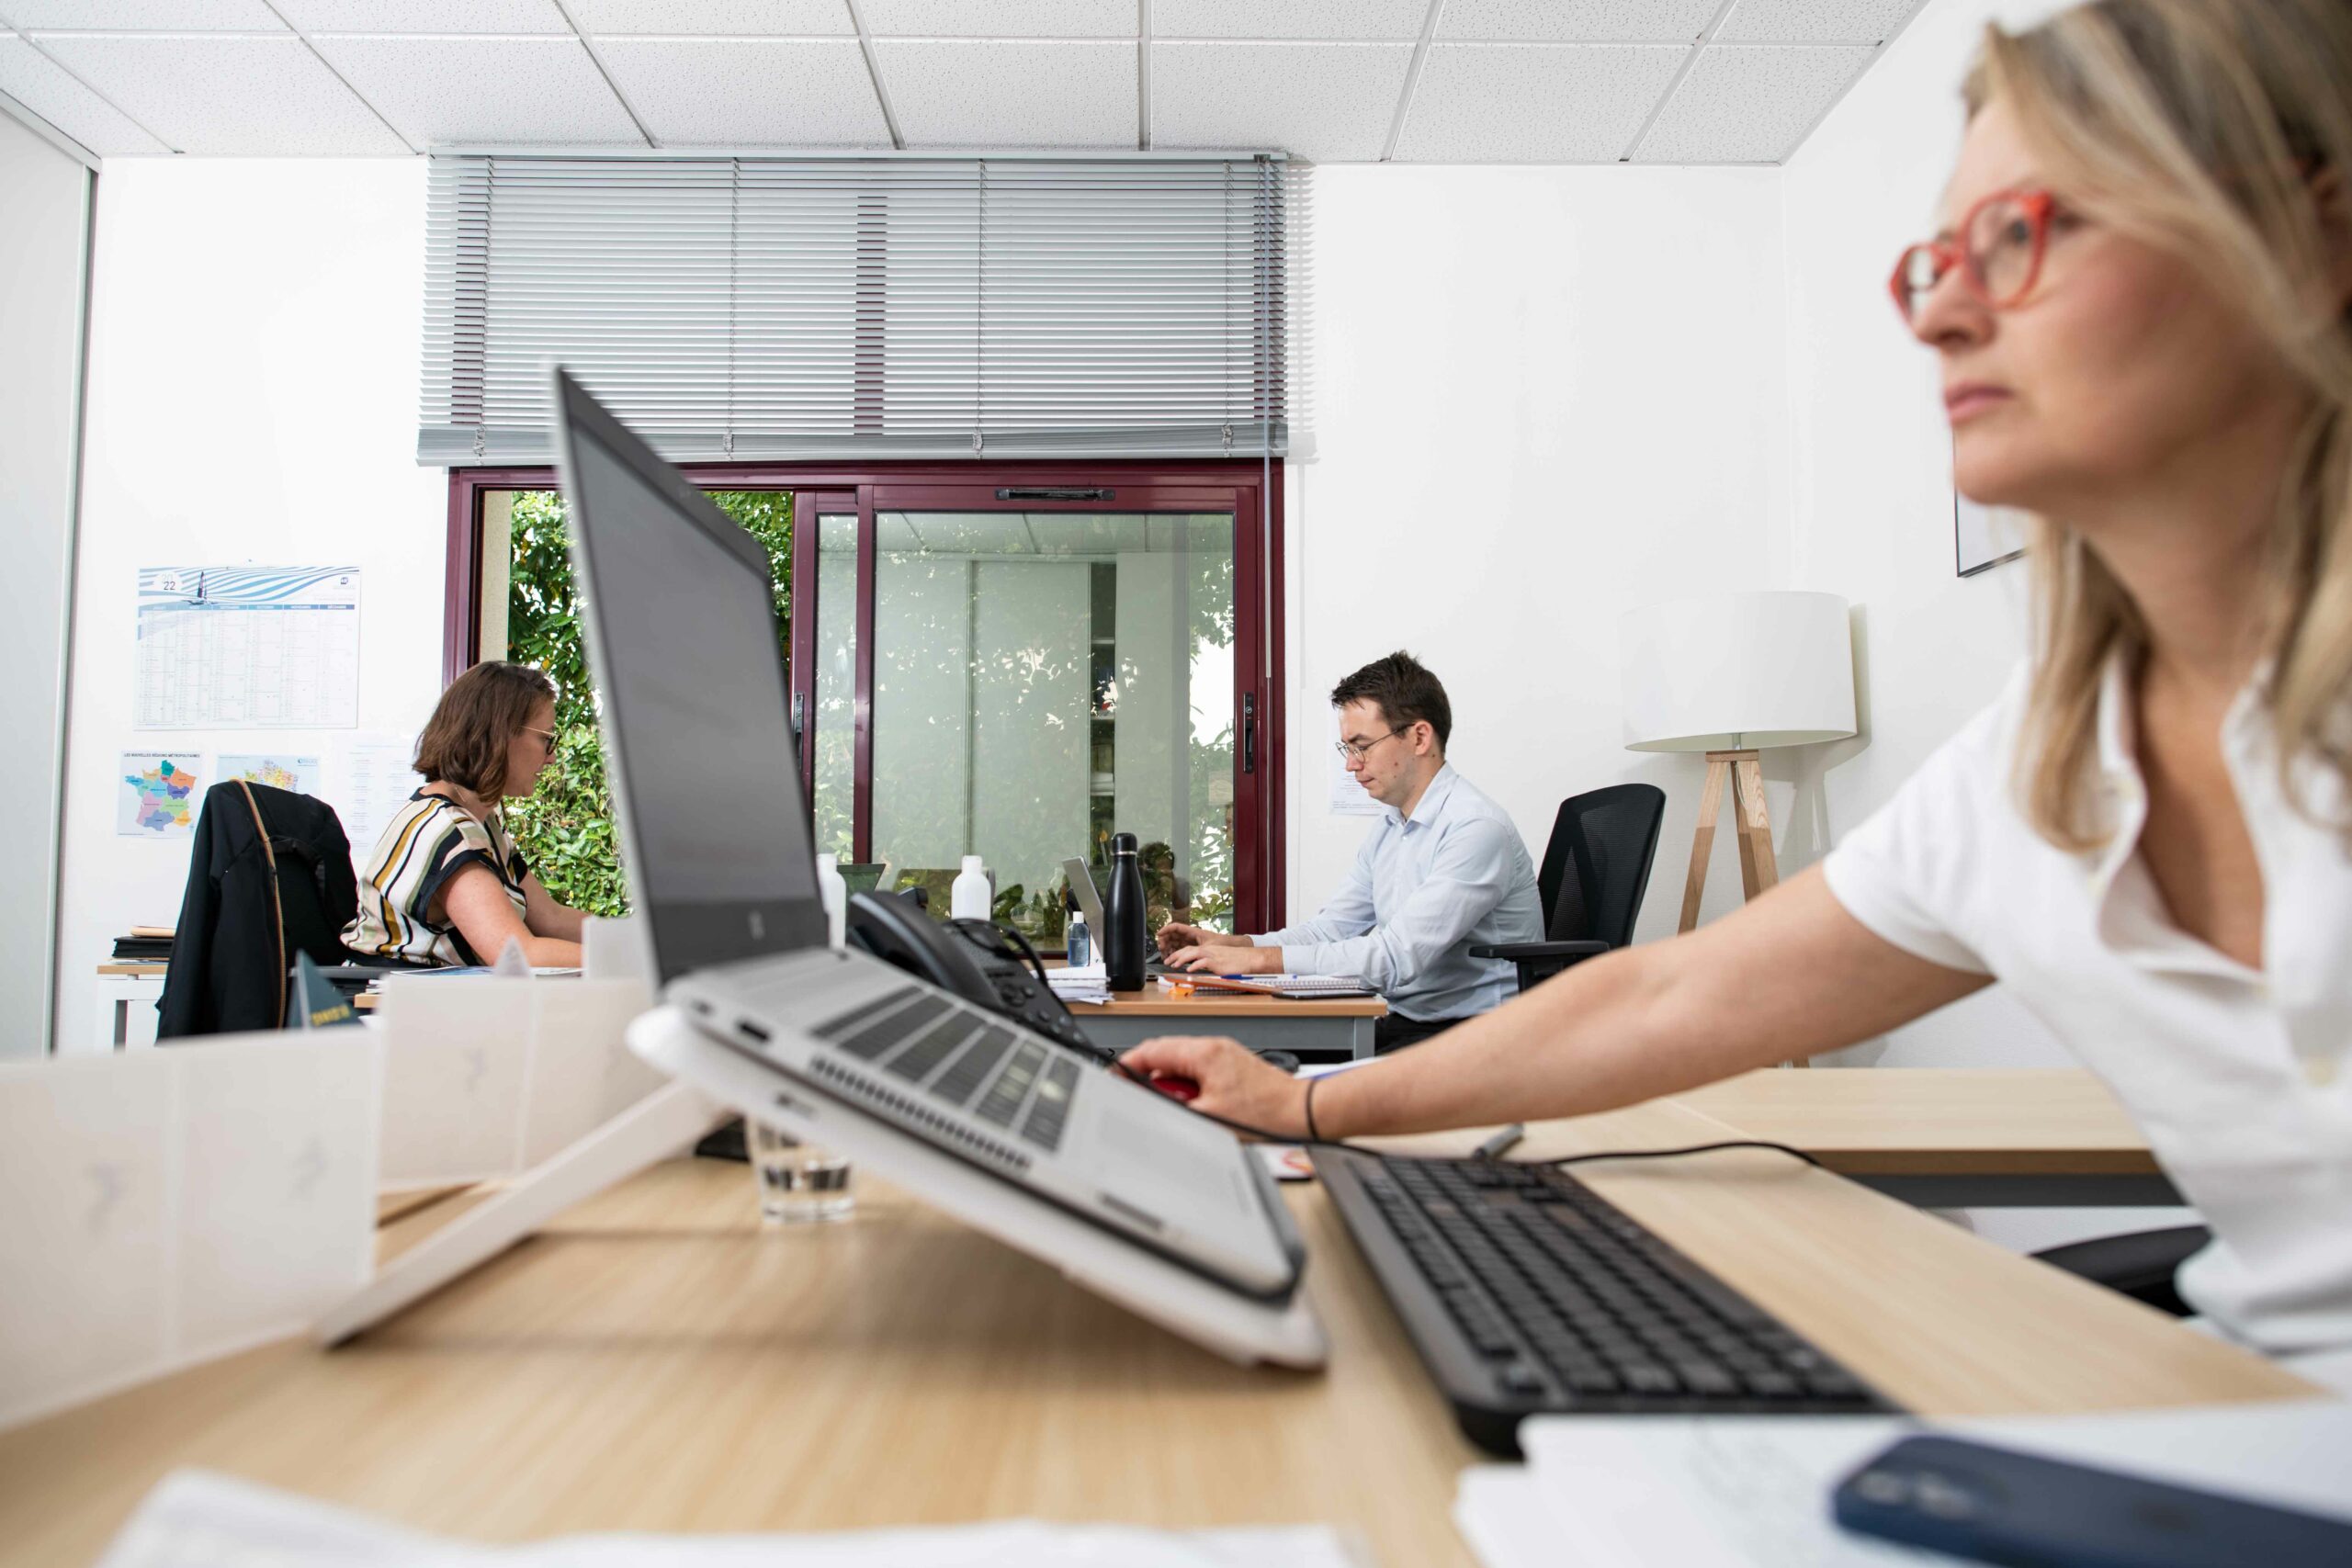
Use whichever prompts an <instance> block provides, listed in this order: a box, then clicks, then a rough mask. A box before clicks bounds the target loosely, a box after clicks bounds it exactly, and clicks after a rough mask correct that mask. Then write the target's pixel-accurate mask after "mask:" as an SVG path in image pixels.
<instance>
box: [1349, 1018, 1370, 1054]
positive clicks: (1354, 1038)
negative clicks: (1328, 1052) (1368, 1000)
mask: <svg viewBox="0 0 2352 1568" xmlns="http://www.w3.org/2000/svg"><path fill="white" fill-rule="evenodd" d="M1373 1023H1374V1021H1373V1020H1372V1019H1368V1018H1358V1019H1351V1020H1349V1022H1348V1054H1349V1055H1351V1056H1352V1057H1354V1058H1355V1059H1356V1060H1357V1061H1359V1062H1361V1061H1363V1059H1364V1058H1365V1057H1366V1056H1369V1055H1372V1051H1373V1033H1372V1030H1373Z"/></svg>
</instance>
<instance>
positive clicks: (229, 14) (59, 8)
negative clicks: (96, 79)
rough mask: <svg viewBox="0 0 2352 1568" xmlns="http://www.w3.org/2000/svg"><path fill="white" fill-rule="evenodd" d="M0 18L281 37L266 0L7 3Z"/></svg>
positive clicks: (31, 24) (28, 24) (48, 24)
mask: <svg viewBox="0 0 2352 1568" xmlns="http://www.w3.org/2000/svg"><path fill="white" fill-rule="evenodd" d="M0 16H5V17H7V18H8V20H9V21H10V22H12V23H14V24H15V25H16V26H17V27H18V28H22V29H23V30H24V31H26V32H32V31H35V30H37V29H39V28H90V29H91V30H93V31H99V32H106V31H122V32H150V33H239V32H243V33H282V32H284V31H285V30H286V24H285V23H283V22H281V21H279V20H278V19H277V16H276V14H275V13H273V12H272V11H271V10H270V8H269V6H267V5H266V3H265V0H7V5H6V6H5V7H0Z"/></svg>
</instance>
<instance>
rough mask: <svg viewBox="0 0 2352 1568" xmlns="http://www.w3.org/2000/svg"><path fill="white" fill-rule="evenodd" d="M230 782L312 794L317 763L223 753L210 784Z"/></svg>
mask: <svg viewBox="0 0 2352 1568" xmlns="http://www.w3.org/2000/svg"><path fill="white" fill-rule="evenodd" d="M231 779H243V780H244V781H245V782H246V783H248V784H267V785H268V786H269V787H270V788H272V789H287V790H292V791H293V792H294V793H295V794H296V795H316V794H318V793H319V760H318V759H317V758H316V757H284V756H278V755H277V754H275V753H266V752H259V751H224V752H222V753H221V754H220V762H219V765H218V766H217V768H216V769H215V777H214V779H213V782H214V783H215V784H227V783H228V782H229V781H230V780H231Z"/></svg>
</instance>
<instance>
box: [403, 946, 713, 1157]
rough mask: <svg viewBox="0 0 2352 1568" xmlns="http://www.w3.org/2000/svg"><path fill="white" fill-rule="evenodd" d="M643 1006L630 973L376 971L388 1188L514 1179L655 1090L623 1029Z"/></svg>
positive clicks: (657, 1077)
mask: <svg viewBox="0 0 2352 1568" xmlns="http://www.w3.org/2000/svg"><path fill="white" fill-rule="evenodd" d="M649 1005H650V998H649V997H648V994H647V991H646V988H645V986H644V985H643V983H642V982H640V981H637V980H582V979H525V978H520V977H515V978H506V977H503V976H487V975H485V976H399V975H394V976H387V978H386V983H385V986H384V992H383V1003H382V1006H380V1007H379V1008H378V1009H377V1011H378V1013H379V1014H380V1015H381V1018H382V1021H383V1035H384V1039H385V1057H384V1134H383V1145H384V1156H383V1182H384V1186H385V1188H386V1189H387V1190H404V1189H409V1188H415V1187H435V1186H442V1185H446V1184H449V1183H453V1182H463V1181H483V1180H489V1179H492V1178H496V1177H502V1176H513V1175H515V1174H516V1173H517V1172H520V1171H523V1170H527V1169H529V1168H531V1167H532V1166H535V1165H537V1164H538V1163H539V1162H540V1161H542V1160H544V1159H546V1158H547V1157H548V1156H550V1155H553V1154H556V1153H558V1152H559V1151H560V1150H562V1149H564V1148H566V1147H568V1146H570V1145H571V1144H573V1143H575V1142H577V1141H578V1140H579V1139H580V1138H582V1136H584V1135H586V1134H589V1133H591V1132H593V1131H594V1130H595V1129H596V1128H598V1127H600V1126H602V1125H604V1123H605V1122H608V1121H610V1120H611V1119H612V1118H613V1117H614V1116H616V1115H617V1114H619V1113H620V1112H621V1111H626V1110H627V1109H628V1108H629V1107H630V1106H632V1105H634V1104H636V1103H637V1102H638V1101H639V1100H642V1099H644V1098H645V1097H646V1096H647V1095H649V1094H650V1093H652V1092H653V1090H655V1089H659V1088H661V1087H662V1084H663V1083H664V1082H666V1081H667V1079H666V1078H664V1077H663V1076H662V1074H661V1073H660V1072H657V1071H656V1070H655V1069H653V1068H652V1067H650V1066H646V1065H645V1064H644V1063H643V1062H641V1061H639V1059H638V1057H637V1056H636V1055H634V1054H633V1053H632V1052H630V1051H629V1049H628V1045H627V1043H625V1042H624V1040H623V1039H622V1032H623V1031H625V1030H626V1029H627V1028H628V1023H629V1021H630V1020H631V1019H633V1018H635V1017H636V1016H637V1015H638V1014H639V1013H640V1012H643V1011H644V1010H646V1008H647V1007H648V1006H649Z"/></svg>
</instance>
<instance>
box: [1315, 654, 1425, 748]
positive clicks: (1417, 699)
mask: <svg viewBox="0 0 2352 1568" xmlns="http://www.w3.org/2000/svg"><path fill="white" fill-rule="evenodd" d="M1350 703H1370V704H1372V705H1374V706H1375V707H1377V708H1379V709H1380V716H1381V717H1382V718H1384V719H1385V720H1387V722H1388V728H1390V729H1392V730H1396V729H1407V728H1411V727H1412V726H1414V725H1416V724H1421V723H1427V724H1428V725H1429V727H1430V728H1431V729H1433V730H1435V731H1436V732H1437V749H1438V750H1439V751H1440V752H1442V751H1444V750H1445V739H1446V737H1447V736H1449V735H1451V734H1453V704H1451V703H1449V702H1447V701H1446V700H1445V687H1444V685H1443V684H1442V683H1441V682H1439V680H1438V678H1437V677H1436V676H1434V675H1432V674H1430V672H1429V671H1427V670H1425V669H1423V668H1422V667H1421V663H1420V660H1417V659H1415V658H1414V657H1413V656H1412V655H1411V654H1409V653H1407V652H1406V651H1404V649H1397V651H1396V652H1395V653H1392V654H1390V655H1389V656H1388V657H1387V658H1385V659H1375V660H1373V661H1372V662H1371V663H1369V664H1367V665H1365V666H1364V667H1363V669H1361V670H1359V671H1356V672H1355V673H1354V674H1352V675H1351V676H1349V677H1348V678H1347V679H1346V680H1344V681H1341V682H1340V683H1339V684H1338V685H1336V686H1334V687H1332V688H1331V705H1332V706H1333V707H1335V708H1343V707H1345V706H1347V705H1349V704H1350Z"/></svg>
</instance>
